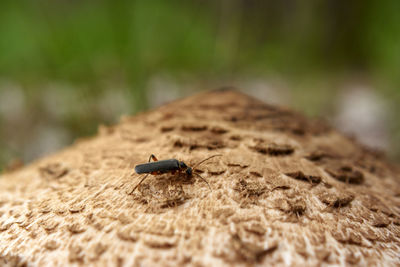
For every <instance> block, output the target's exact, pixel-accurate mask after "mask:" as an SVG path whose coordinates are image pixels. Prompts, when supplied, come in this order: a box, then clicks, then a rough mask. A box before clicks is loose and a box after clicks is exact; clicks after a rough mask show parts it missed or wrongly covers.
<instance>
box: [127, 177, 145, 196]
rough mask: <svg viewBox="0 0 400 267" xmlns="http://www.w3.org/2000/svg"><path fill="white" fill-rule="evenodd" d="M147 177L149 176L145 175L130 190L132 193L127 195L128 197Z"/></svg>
mask: <svg viewBox="0 0 400 267" xmlns="http://www.w3.org/2000/svg"><path fill="white" fill-rule="evenodd" d="M147 176H149V174H146V175H145V176H144V177H143V179H142V180H140V182H139V183H138V184H137V185H136V186H135V187H134V188H133V189H132V191H131V192H130V193H129V195H132V193H133V192H135V190H136V188H138V186H139V185H140V184H141V183H142V182H143V181H144V180H145V179H146V178H147Z"/></svg>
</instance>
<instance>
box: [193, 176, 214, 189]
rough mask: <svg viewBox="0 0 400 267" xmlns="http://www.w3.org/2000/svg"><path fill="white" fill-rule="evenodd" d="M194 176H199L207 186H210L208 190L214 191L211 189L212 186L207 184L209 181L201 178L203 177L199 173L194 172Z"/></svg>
mask: <svg viewBox="0 0 400 267" xmlns="http://www.w3.org/2000/svg"><path fill="white" fill-rule="evenodd" d="M193 173H194V174H196V175H197V176H199V177H200V179H202V180H203V181H204V182H205V183H206V184H207V185H208V188H210V191H212V189H211V186H210V184H209V183H208V182H207V180H206V179H204V178H203V177H201V175H200V174H198V173H196V172H193Z"/></svg>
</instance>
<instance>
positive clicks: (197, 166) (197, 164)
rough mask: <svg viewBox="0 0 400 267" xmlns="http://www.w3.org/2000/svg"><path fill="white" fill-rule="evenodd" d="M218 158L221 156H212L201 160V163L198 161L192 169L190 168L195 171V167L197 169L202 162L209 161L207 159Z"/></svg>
mask: <svg viewBox="0 0 400 267" xmlns="http://www.w3.org/2000/svg"><path fill="white" fill-rule="evenodd" d="M220 156H222V155H221V154H217V155H213V156H211V157H208V158H206V159H203V160H202V161H200V162H198V163H197V164H196V165H194V167H192V169H193V170H194V169H196V167H198V166H199V165H200V164H202V163H203V162H204V161H207V160H209V159H212V158H214V157H220Z"/></svg>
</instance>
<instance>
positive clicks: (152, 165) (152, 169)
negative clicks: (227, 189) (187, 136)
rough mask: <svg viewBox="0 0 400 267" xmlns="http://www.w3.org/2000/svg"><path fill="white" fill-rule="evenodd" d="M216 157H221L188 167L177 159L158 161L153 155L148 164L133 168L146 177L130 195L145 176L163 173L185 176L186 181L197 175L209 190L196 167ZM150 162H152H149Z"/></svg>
mask: <svg viewBox="0 0 400 267" xmlns="http://www.w3.org/2000/svg"><path fill="white" fill-rule="evenodd" d="M218 156H222V155H213V156H211V157H208V158H206V159H203V160H202V161H200V162H198V163H197V164H195V166H194V167H189V166H187V165H186V163H185V162H183V161H179V160H177V159H165V160H158V159H157V158H156V156H154V155H153V154H152V155H151V156H150V157H149V162H148V163H143V164H139V165H136V166H135V171H136V173H137V174H144V173H146V175H145V176H144V177H143V178H142V180H140V182H139V183H138V184H137V185H136V186H135V187H134V188H133V190H132V192H131V193H130V194H132V193H133V192H134V191H135V190H136V188H137V187H138V186H139V185H140V184H141V183H142V182H143V181H144V180H145V179H146V178H147V176H148V175H149V174H152V175H159V174H163V173H171V174H175V173H179V174H181V175H185V177H186V179H190V178H192V177H193V174H195V175H197V176H198V177H200V178H201V179H202V180H203V181H204V182H205V183H206V184H207V185H208V187H209V188H210V190H211V187H210V185H209V184H208V182H207V181H206V180H205V179H204V178H203V177H201V175H200V174H198V173H197V172H196V167H198V166H199V165H200V164H201V163H203V162H205V161H207V160H209V159H211V158H214V157H218ZM151 160H153V162H150V161H151Z"/></svg>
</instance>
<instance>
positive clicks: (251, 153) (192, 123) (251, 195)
mask: <svg viewBox="0 0 400 267" xmlns="http://www.w3.org/2000/svg"><path fill="white" fill-rule="evenodd" d="M152 153H153V154H155V155H156V156H157V157H158V158H159V159H168V158H176V159H179V160H183V161H184V162H186V163H187V164H188V165H193V164H195V163H196V162H198V161H199V160H201V159H203V158H206V157H208V156H211V155H214V154H222V156H221V157H216V158H213V159H212V160H210V161H208V162H205V163H204V164H202V165H201V166H200V167H199V171H201V175H202V176H203V177H204V178H205V179H206V180H207V181H208V182H209V184H210V186H211V188H212V191H210V190H209V189H208V187H207V185H206V184H205V183H204V182H203V181H201V180H200V179H198V178H196V177H195V178H193V179H191V180H185V179H184V178H183V177H180V176H177V175H171V174H164V175H160V176H149V177H148V178H147V180H145V182H144V183H143V184H142V185H141V186H140V187H139V188H138V190H136V191H135V192H134V193H133V194H129V192H131V191H132V189H133V187H134V186H135V185H136V184H137V183H138V181H139V180H140V178H141V177H142V176H139V175H137V174H136V173H135V172H134V166H135V165H136V164H138V163H144V162H146V161H147V160H148V158H149V155H150V154H152ZM399 213H400V182H399V170H398V168H397V167H395V166H390V165H389V164H388V163H387V162H386V161H385V159H383V158H382V156H380V155H378V154H377V153H374V152H372V151H369V150H367V149H366V148H363V147H362V146H360V145H358V144H357V143H356V142H355V141H354V140H351V139H349V138H347V137H344V136H343V135H341V134H339V133H338V132H337V131H335V130H334V129H331V128H330V127H328V126H327V125H325V124H324V123H323V122H320V121H312V120H309V119H307V118H305V117H303V116H302V115H300V114H297V113H294V112H292V111H290V110H289V109H285V108H278V107H275V106H270V105H267V104H264V103H262V102H259V101H258V100H255V99H252V98H250V97H248V96H245V95H243V94H240V93H236V92H233V91H229V90H226V91H213V92H209V93H203V94H200V95H196V96H193V97H189V98H186V99H183V100H179V101H176V102H173V103H170V104H168V105H165V106H162V107H160V108H158V109H155V110H153V111H149V112H146V113H142V114H139V115H137V116H133V117H125V118H123V119H121V122H120V123H119V124H117V125H115V126H112V127H104V126H103V127H99V133H98V135H97V136H95V137H92V138H88V139H85V140H79V141H77V142H76V143H75V144H74V145H72V146H70V147H68V148H66V149H64V150H62V151H60V152H58V153H56V154H54V155H51V156H48V157H45V158H42V159H40V160H38V161H36V162H33V163H32V164H30V165H27V166H25V167H23V168H21V169H18V170H15V171H13V172H9V173H6V174H3V175H2V176H1V177H0V241H1V242H0V265H5V264H9V265H10V266H15V265H16V266H18V264H19V265H23V264H28V265H32V266H45V265H48V266H55V265H58V266H64V265H66V264H76V265H96V266H153V265H161V266H164V265H165V266H177V265H178V266H179V265H193V266H230V265H237V266H248V265H253V264H254V265H269V264H278V265H290V266H305V264H307V265H308V266H319V265H320V264H321V263H326V264H343V265H349V264H357V265H364V266H365V265H367V264H368V265H375V264H382V265H392V266H393V265H399V264H400V256H399V255H400V241H399V240H400V226H399V225H400V219H399Z"/></svg>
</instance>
